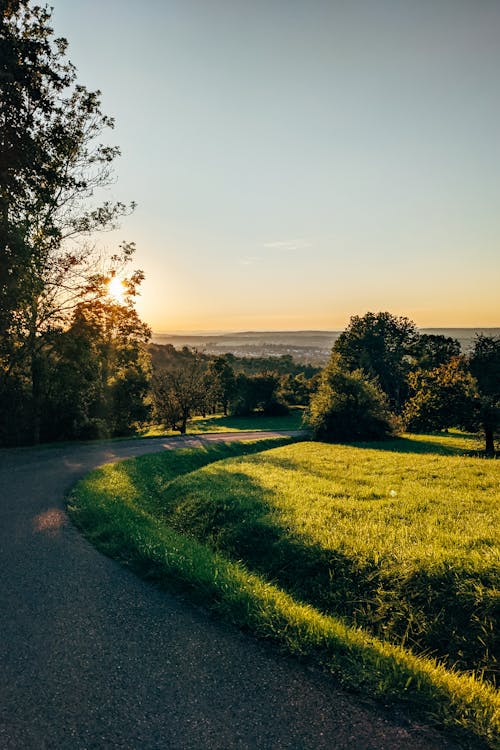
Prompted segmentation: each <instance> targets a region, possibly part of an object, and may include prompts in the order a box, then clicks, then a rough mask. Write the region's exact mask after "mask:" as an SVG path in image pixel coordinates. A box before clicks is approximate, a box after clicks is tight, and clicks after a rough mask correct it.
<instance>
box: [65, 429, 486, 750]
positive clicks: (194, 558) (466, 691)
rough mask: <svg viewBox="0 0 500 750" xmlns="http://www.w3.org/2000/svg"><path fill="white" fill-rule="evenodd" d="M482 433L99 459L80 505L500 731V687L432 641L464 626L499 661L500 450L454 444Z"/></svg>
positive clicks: (77, 495)
mask: <svg viewBox="0 0 500 750" xmlns="http://www.w3.org/2000/svg"><path fill="white" fill-rule="evenodd" d="M449 440H451V442H452V444H451V445H449V444H447V442H446V441H449ZM454 440H455V441H456V442H455V443H453V441H454ZM467 440H468V438H463V437H460V436H456V437H451V438H448V437H446V436H445V438H444V442H443V441H440V440H439V438H437V437H435V436H434V437H433V438H424V437H419V438H414V439H410V438H406V439H405V440H404V441H403V443H401V442H400V441H391V442H393V443H394V448H393V449H389V444H387V443H385V444H382V445H381V446H380V447H381V448H383V450H378V449H376V448H373V447H371V448H360V447H352V446H351V447H348V446H334V445H324V444H313V443H299V444H294V445H287V446H284V447H281V448H278V449H274V450H268V451H266V452H258V453H256V451H260V450H262V448H263V447H264V446H262V445H261V444H260V443H253V444H250V445H247V446H244V445H232V446H230V445H225V446H220V445H219V446H211V447H209V448H205V449H203V450H187V451H179V452H176V453H175V454H174V453H170V452H168V453H164V454H160V455H154V456H146V457H143V458H139V459H135V460H132V461H126V462H123V463H120V464H115V465H112V466H107V467H103V468H102V469H100V470H98V471H97V472H93V473H92V474H91V475H89V477H87V478H86V479H85V480H83V482H81V483H80V484H79V485H78V486H77V487H76V489H75V491H74V492H73V493H72V496H71V498H70V501H69V509H70V513H71V515H72V517H73V518H74V520H75V521H76V523H77V524H78V525H79V526H80V528H82V530H83V531H84V532H85V533H86V535H87V536H88V537H89V538H90V539H91V540H92V541H93V542H94V543H95V544H96V545H97V546H98V547H99V548H100V549H102V550H103V551H104V552H106V553H107V554H110V555H112V556H113V557H116V558H119V559H122V560H123V561H124V562H126V563H127V564H128V565H131V566H132V567H133V568H134V569H135V570H137V571H138V572H140V573H141V574H142V575H145V576H149V577H152V578H153V579H154V580H156V581H158V582H160V583H162V584H164V585H166V586H169V587H170V588H180V589H182V590H184V591H186V590H187V591H189V592H190V594H191V596H193V597H194V598H195V599H196V600H198V601H199V602H201V603H203V604H205V605H206V606H209V607H211V608H212V609H215V610H216V611H218V612H220V613H221V614H222V615H223V616H224V617H226V618H228V619H229V620H230V621H232V622H234V623H236V624H237V625H239V626H240V627H244V628H249V629H250V630H251V631H253V632H254V633H256V634H258V635H260V636H263V637H266V638H271V639H273V640H274V641H276V642H277V643H279V644H280V645H281V646H282V647H284V648H286V649H287V650H289V651H291V652H292V653H295V654H299V655H301V656H306V657H308V658H311V659H313V660H314V661H316V662H317V663H319V664H321V665H322V666H323V668H325V669H326V670H327V671H329V672H331V673H333V674H335V675H336V676H337V677H338V679H340V680H341V682H342V683H343V684H344V685H346V686H347V687H350V688H352V689H356V690H362V691H365V692H368V693H370V694H372V695H377V696H380V697H382V698H383V699H384V700H386V701H387V700H403V701H405V702H407V703H408V704H410V705H411V706H413V707H414V708H416V709H417V712H418V713H419V714H420V715H424V716H425V717H427V718H428V719H433V720H434V721H436V722H437V723H438V724H440V725H445V726H448V727H454V728H461V730H462V731H464V732H466V733H472V734H474V735H475V736H476V737H481V738H483V739H486V740H487V741H488V742H489V745H490V747H497V746H498V744H497V742H498V729H499V709H500V701H499V698H498V693H497V692H496V691H494V689H493V688H492V687H491V686H489V685H488V684H487V683H486V682H485V681H483V680H481V679H480V675H478V674H476V675H475V676H474V675H467V674H464V673H461V672H459V671H458V669H457V668H456V667H455V668H452V667H451V666H450V663H448V665H447V666H445V665H443V664H438V663H437V662H436V660H435V659H433V658H430V656H429V653H428V652H429V651H430V650H432V651H434V652H437V653H438V654H439V656H441V657H442V660H443V658H444V657H446V654H445V653H441V651H443V649H444V651H447V652H448V649H447V648H446V644H447V643H451V641H452V640H453V638H454V639H455V644H454V646H453V648H459V646H460V644H461V650H462V651H463V654H462V655H461V656H460V657H459V659H456V660H454V659H451V661H460V660H461V662H462V663H461V666H462V667H464V659H472V658H473V657H474V658H475V656H474V654H476V653H479V654H480V655H481V656H480V658H479V661H478V663H477V665H478V666H480V667H484V668H486V669H488V670H489V671H490V675H489V676H490V677H491V676H492V665H491V663H490V661H489V660H490V658H491V648H492V644H493V638H492V635H491V631H490V629H489V627H490V626H489V625H487V623H490V622H492V619H493V608H494V606H495V601H496V603H497V604H498V598H496V599H495V597H497V596H498V593H496V594H495V590H494V586H495V585H496V582H497V579H496V576H497V571H498V546H497V545H496V542H495V540H498V526H495V524H498V516H497V515H496V512H495V508H494V505H495V502H496V503H498V499H499V497H498V493H499V487H498V480H499V474H498V471H499V469H500V464H498V462H495V461H486V460H482V459H474V458H469V457H460V456H456V455H446V454H453V453H456V452H458V453H460V452H463V451H468V450H471V448H470V446H467V445H465V444H464V442H463V441H467ZM412 441H413V443H414V445H415V449H416V452H415V453H414V454H410V453H409V451H410V447H411V442H412ZM270 444H271V443H269V442H268V443H267V446H269V445H270ZM433 446H434V447H433ZM401 448H402V450H400V451H399V449H401ZM252 453H253V454H254V455H250V454H252ZM228 457H229V458H228ZM394 493H396V494H394ZM360 625H362V626H363V627H360ZM443 633H445V635H446V637H443ZM426 639H430V640H431V641H432V649H431V647H430V646H428V645H426ZM391 641H392V642H391ZM398 641H399V644H398V643H397V642H398ZM469 641H470V643H469ZM481 641H483V642H484V644H486V646H484V645H481ZM470 644H472V645H470ZM478 644H479V645H478ZM409 646H410V647H411V649H410V648H408V647H409ZM416 650H424V651H427V653H424V654H421V655H418V654H416V653H415V651H416ZM459 650H460V649H459ZM481 659H482V660H483V661H482V662H481ZM448 662H450V659H448ZM486 662H487V664H486ZM474 666H476V664H474Z"/></svg>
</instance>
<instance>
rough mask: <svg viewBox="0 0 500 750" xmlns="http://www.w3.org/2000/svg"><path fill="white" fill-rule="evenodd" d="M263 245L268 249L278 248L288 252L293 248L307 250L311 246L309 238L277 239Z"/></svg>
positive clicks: (279, 250) (280, 250)
mask: <svg viewBox="0 0 500 750" xmlns="http://www.w3.org/2000/svg"><path fill="white" fill-rule="evenodd" d="M263 247H265V248H266V250H277V251H278V252H283V253H288V252H292V251H293V250H305V249H306V248H308V247H311V242H309V240H276V241H274V242H264V244H263Z"/></svg>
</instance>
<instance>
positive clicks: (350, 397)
mask: <svg viewBox="0 0 500 750" xmlns="http://www.w3.org/2000/svg"><path fill="white" fill-rule="evenodd" d="M305 421H306V424H307V426H309V427H311V428H312V430H313V437H314V438H315V439H317V440H325V441H343V442H351V441H357V440H381V439H384V438H387V437H390V436H391V435H394V433H395V421H394V417H393V415H392V414H391V412H390V411H389V406H388V402H387V399H386V396H385V395H384V393H383V392H382V390H381V389H380V388H379V386H378V385H377V384H376V383H375V382H374V381H372V380H369V379H368V378H367V377H366V375H365V374H364V373H363V372H362V371H361V370H355V371H354V372H345V371H344V370H343V369H342V368H341V367H340V366H339V360H338V357H337V356H336V355H333V356H332V358H331V360H330V362H329V363H328V365H327V366H326V367H325V369H324V370H323V373H322V375H321V381H320V385H319V388H318V390H317V392H316V393H315V394H314V395H313V396H312V397H311V404H310V406H309V411H308V413H307V416H306V420H305Z"/></svg>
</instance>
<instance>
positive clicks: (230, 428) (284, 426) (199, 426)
mask: <svg viewBox="0 0 500 750" xmlns="http://www.w3.org/2000/svg"><path fill="white" fill-rule="evenodd" d="M303 413H304V408H303V407H300V406H295V407H292V408H291V409H290V413H289V414H286V415H284V416H278V417H269V416H266V415H264V414H260V413H255V414H249V415H246V416H244V417H235V416H227V415H224V414H210V415H208V416H206V417H202V416H194V417H191V418H190V419H189V420H188V423H187V432H188V434H189V435H203V434H204V433H207V432H247V431H253V432H265V431H266V430H300V429H302V416H303ZM178 434H179V431H178V430H168V429H165V427H163V426H162V425H159V424H150V425H147V426H145V427H144V429H142V430H140V431H139V433H138V437H141V438H144V437H163V436H164V435H178Z"/></svg>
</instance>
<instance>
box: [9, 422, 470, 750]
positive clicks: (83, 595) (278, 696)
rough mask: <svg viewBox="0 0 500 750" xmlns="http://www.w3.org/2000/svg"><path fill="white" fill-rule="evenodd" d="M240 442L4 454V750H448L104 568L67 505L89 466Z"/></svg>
mask: <svg viewBox="0 0 500 750" xmlns="http://www.w3.org/2000/svg"><path fill="white" fill-rule="evenodd" d="M278 435H279V436H283V433H262V432H260V433H228V434H226V435H224V434H213V435H204V436H196V437H195V436H193V437H185V438H167V439H164V438H158V439H157V438H155V439H147V440H130V441H118V442H109V443H96V444H86V445H82V444H69V445H68V444H65V445H60V446H48V447H41V448H38V449H32V448H29V449H28V448H22V449H12V450H10V449H9V450H1V451H0V508H1V517H2V523H1V524H0V565H1V570H2V585H1V587H0V663H1V666H2V679H1V683H0V747H1V748H3V749H5V750H46V749H47V750H49V749H51V750H52V749H53V750H66V748H68V750H69V749H70V748H71V750H79V749H82V750H84V749H85V750H87V749H89V750H90V749H93V750H94V749H95V750H97V749H99V750H100V749H101V748H102V749H103V750H104V749H108V748H109V749H114V748H123V749H124V750H125V749H126V750H167V749H170V748H172V750H201V749H202V748H203V749H205V748H206V749H207V750H215V749H220V750H233V748H234V749H236V748H238V749H244V748H248V749H249V750H251V749H257V750H275V749H276V750H278V749H279V748H290V749H292V748H293V749H294V750H323V749H325V750H327V749H328V750H332V749H333V748H335V749H338V750H344V749H346V750H347V748H349V749H351V748H353V747H355V748H356V749H357V750H452V749H453V748H458V747H459V746H458V745H457V744H456V743H453V742H451V741H449V740H447V739H446V738H444V737H442V736H440V735H439V734H437V733H435V732H432V731H430V730H428V729H426V728H425V727H420V726H417V725H415V724H412V723H410V722H408V721H406V720H405V718H404V717H402V716H396V715H394V714H393V713H392V714H390V713H388V712H384V710H383V708H380V707H378V706H376V705H375V704H371V703H370V702H369V701H366V700H361V699H360V698H359V697H357V696H353V695H350V694H346V693H345V692H343V691H341V690H340V689H339V688H338V687H337V686H336V685H335V683H334V682H333V680H331V679H329V678H328V677H327V676H325V675H323V674H321V673H319V672H317V671H312V670H310V669H307V668H306V667H305V666H304V665H302V664H300V663H298V662H296V661H294V660H292V659H288V658H286V657H283V656H281V655H280V654H278V653H276V651H275V650H273V649H272V648H271V647H269V646H268V645H267V644H265V643H261V642H258V641H256V640H254V639H252V638H250V637H248V636H246V635H245V634H243V633H240V632H238V631H236V630H234V629H233V628H230V627H228V626H226V625H225V624H224V623H222V622H220V621H218V620H216V619H214V618H213V617H212V616H211V615H210V614H208V613H206V612H205V611H204V610H201V609H198V608H196V607H194V606H192V605H191V604H190V603H189V602H186V601H183V600H182V599H180V598H177V597H173V596H171V595H169V594H166V593H165V592H162V591H160V590H158V589H156V588H155V587H154V586H151V585H149V584H148V583H147V582H144V581H142V580H140V579H138V578H136V577H135V576H134V575H132V574H131V573H130V572H129V571H127V570H126V569H124V568H122V567H120V566H119V565H118V564H117V563H115V562H113V561H112V560H109V559H107V558H105V557H103V556H102V555H100V554H99V553H98V552H97V551H96V550H94V548H93V547H91V546H90V545H89V544H88V543H87V542H86V541H85V539H83V538H82V537H81V536H80V535H79V534H78V532H77V531H76V530H75V529H74V527H73V526H72V525H71V524H70V523H69V521H68V519H67V517H66V514H65V511H64V497H65V495H66V493H67V492H68V490H69V489H70V487H71V486H72V485H73V484H74V482H75V481H77V480H78V479H79V478H81V477H82V476H84V475H85V474H86V473H87V472H89V471H90V470H92V469H93V468H95V467H97V466H99V465H101V464H103V463H108V462H111V461H117V460H120V459H122V458H127V457H132V456H138V455H143V454H145V453H152V452H155V451H161V450H172V449H175V448H178V447H186V446H196V445H203V444H205V443H207V442H218V441H223V440H241V439H245V438H246V439H250V438H252V437H253V438H255V439H257V438H266V437H272V436H278Z"/></svg>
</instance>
